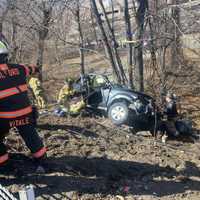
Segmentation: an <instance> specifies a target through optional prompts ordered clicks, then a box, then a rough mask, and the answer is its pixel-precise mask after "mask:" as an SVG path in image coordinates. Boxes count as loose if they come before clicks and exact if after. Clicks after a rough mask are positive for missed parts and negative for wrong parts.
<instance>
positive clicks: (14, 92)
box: [0, 64, 35, 119]
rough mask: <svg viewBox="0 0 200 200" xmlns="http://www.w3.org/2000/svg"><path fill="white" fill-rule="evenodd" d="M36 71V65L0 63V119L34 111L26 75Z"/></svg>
mask: <svg viewBox="0 0 200 200" xmlns="http://www.w3.org/2000/svg"><path fill="white" fill-rule="evenodd" d="M34 72H35V69H34V67H29V66H23V65H19V64H0V119H1V118H4V119H5V118H6V119H13V118H17V117H20V116H24V115H26V114H29V113H31V112H32V108H31V105H30V102H29V99H28V94H27V90H28V88H27V84H26V76H27V75H30V74H32V73H34Z"/></svg>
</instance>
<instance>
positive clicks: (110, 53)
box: [91, 0, 122, 83]
mask: <svg viewBox="0 0 200 200" xmlns="http://www.w3.org/2000/svg"><path fill="white" fill-rule="evenodd" d="M91 5H92V9H93V12H94V15H95V17H96V21H97V24H98V26H99V29H100V31H101V34H102V41H103V43H104V45H105V47H106V49H107V53H108V56H109V60H110V63H111V66H112V69H113V72H114V74H115V76H116V78H117V81H118V82H119V83H121V81H122V80H121V76H120V74H119V71H118V69H117V66H116V63H115V60H114V57H113V54H112V48H111V46H110V44H109V39H108V37H107V35H106V31H105V29H104V27H103V23H102V19H101V16H100V14H99V11H98V8H97V4H96V1H95V0H91Z"/></svg>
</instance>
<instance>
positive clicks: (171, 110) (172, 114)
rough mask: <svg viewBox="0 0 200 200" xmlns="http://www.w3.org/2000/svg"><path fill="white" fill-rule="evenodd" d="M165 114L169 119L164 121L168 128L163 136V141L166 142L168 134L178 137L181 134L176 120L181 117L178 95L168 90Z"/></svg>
mask: <svg viewBox="0 0 200 200" xmlns="http://www.w3.org/2000/svg"><path fill="white" fill-rule="evenodd" d="M164 114H165V115H166V117H167V119H166V121H165V123H164V127H165V130H166V134H164V135H163V137H162V142H163V143H165V142H166V140H167V138H168V135H169V136H174V137H177V136H179V131H178V130H177V128H176V121H177V120H178V118H179V114H178V110H177V103H176V95H175V94H173V93H170V92H168V93H167V94H166V97H165V107H164Z"/></svg>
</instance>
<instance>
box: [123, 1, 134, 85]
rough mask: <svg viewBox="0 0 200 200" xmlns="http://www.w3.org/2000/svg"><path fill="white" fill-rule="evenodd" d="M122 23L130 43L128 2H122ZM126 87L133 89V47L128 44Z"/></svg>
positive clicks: (131, 38)
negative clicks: (123, 22)
mask: <svg viewBox="0 0 200 200" xmlns="http://www.w3.org/2000/svg"><path fill="white" fill-rule="evenodd" d="M124 21H125V25H126V38H127V40H128V41H132V40H133V37H132V31H131V21H130V15H129V4H128V0H124ZM128 77H129V78H128V85H129V87H130V88H133V87H134V86H133V45H132V44H131V43H129V52H128Z"/></svg>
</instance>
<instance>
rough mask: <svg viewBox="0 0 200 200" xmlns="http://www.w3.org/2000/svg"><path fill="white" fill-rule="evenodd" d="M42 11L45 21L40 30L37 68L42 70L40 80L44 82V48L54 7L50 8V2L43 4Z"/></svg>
mask: <svg viewBox="0 0 200 200" xmlns="http://www.w3.org/2000/svg"><path fill="white" fill-rule="evenodd" d="M42 9H43V10H42V11H43V21H42V24H41V26H40V27H39V30H38V36H39V41H38V57H37V66H38V68H39V69H40V75H39V79H40V81H42V68H43V59H44V46H45V40H46V37H47V35H48V33H49V24H50V19H51V14H52V7H51V6H50V7H48V2H43V3H42Z"/></svg>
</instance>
